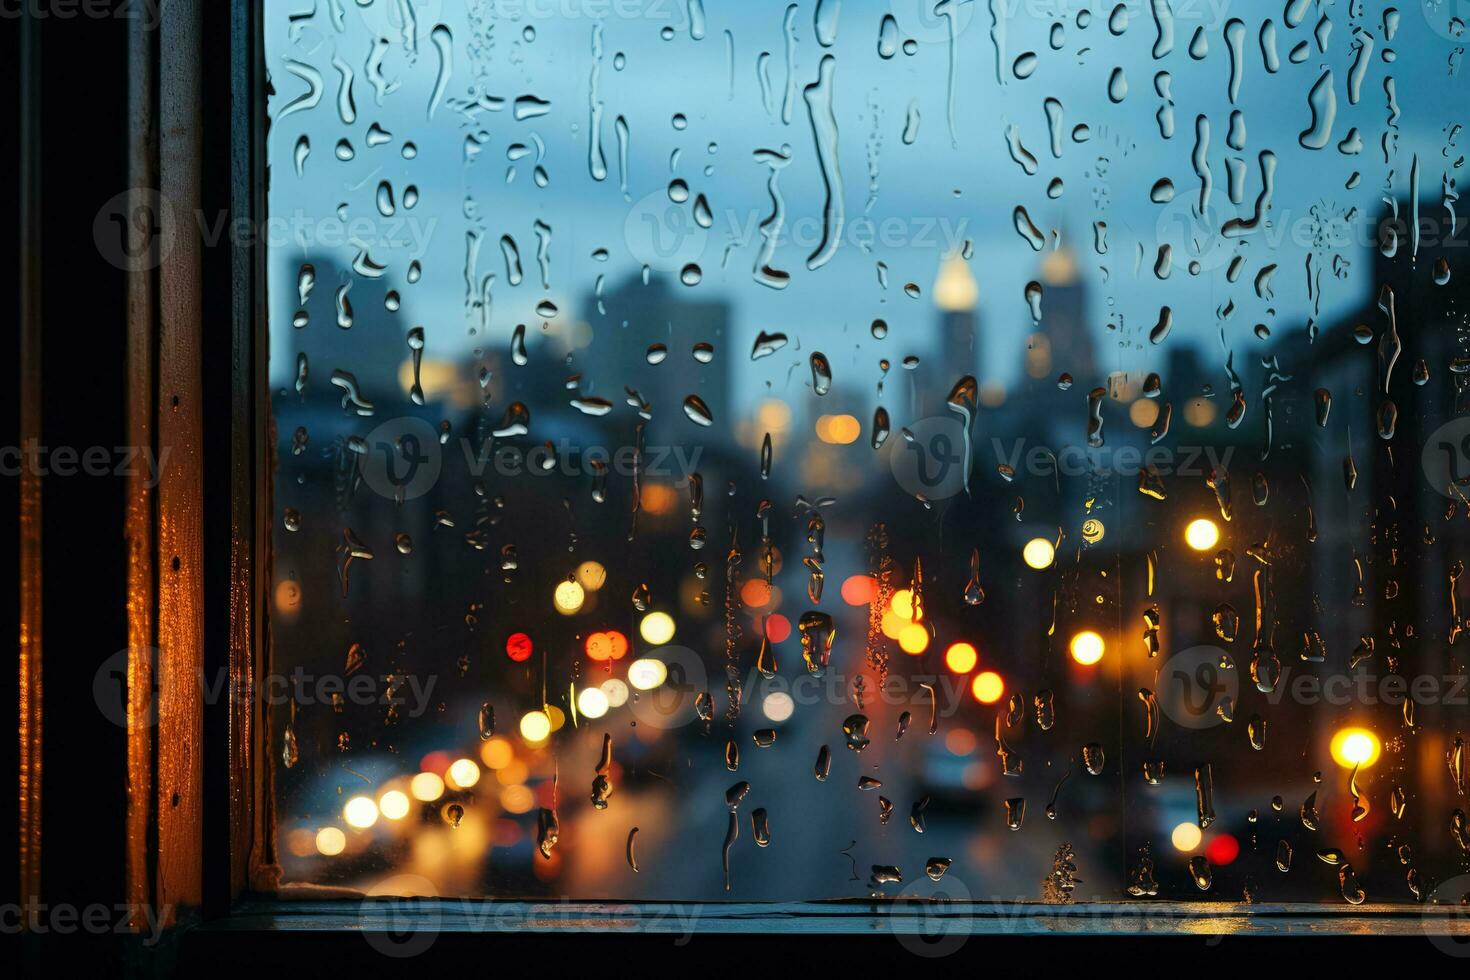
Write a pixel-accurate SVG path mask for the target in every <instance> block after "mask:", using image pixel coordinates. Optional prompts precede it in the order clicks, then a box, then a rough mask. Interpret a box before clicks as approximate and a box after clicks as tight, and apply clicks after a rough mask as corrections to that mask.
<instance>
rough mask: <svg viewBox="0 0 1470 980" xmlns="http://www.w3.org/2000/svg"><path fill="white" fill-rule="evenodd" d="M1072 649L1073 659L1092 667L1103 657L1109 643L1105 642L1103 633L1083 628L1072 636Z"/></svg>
mask: <svg viewBox="0 0 1470 980" xmlns="http://www.w3.org/2000/svg"><path fill="white" fill-rule="evenodd" d="M1070 649H1071V651H1072V659H1073V660H1075V661H1077V662H1078V663H1079V664H1081V665H1082V666H1084V667H1091V666H1092V665H1093V664H1095V663H1097V662H1098V661H1099V660H1101V659H1102V658H1103V651H1104V650H1106V649H1107V644H1105V643H1104V642H1103V638H1102V636H1101V635H1099V634H1097V633H1095V632H1093V631H1092V630H1082V631H1081V632H1080V633H1078V634H1076V635H1075V636H1073V637H1072V642H1071V644H1070Z"/></svg>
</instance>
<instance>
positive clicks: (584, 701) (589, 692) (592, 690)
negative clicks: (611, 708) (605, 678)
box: [577, 687, 608, 720]
mask: <svg viewBox="0 0 1470 980" xmlns="http://www.w3.org/2000/svg"><path fill="white" fill-rule="evenodd" d="M607 708H608V704H607V695H606V694H603V693H602V689H601V688H598V687H584V688H582V690H581V691H579V692H578V693H577V710H578V711H579V712H581V714H582V717H583V718H591V719H594V720H595V719H598V718H601V717H602V716H603V715H605V714H607Z"/></svg>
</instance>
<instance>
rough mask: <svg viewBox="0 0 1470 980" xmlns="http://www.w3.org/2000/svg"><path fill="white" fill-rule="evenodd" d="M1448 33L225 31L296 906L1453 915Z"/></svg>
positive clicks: (1197, 27)
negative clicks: (1246, 907) (1433, 900)
mask: <svg viewBox="0 0 1470 980" xmlns="http://www.w3.org/2000/svg"><path fill="white" fill-rule="evenodd" d="M1454 7H1455V5H1454V4H1452V3H1444V4H1435V3H1424V4H1417V3H1408V4H1401V5H1396V6H1393V5H1390V6H1385V5H1384V4H1382V3H1378V2H1366V3H1365V2H1360V0H1354V2H1339V3H1335V4H1334V3H1323V4H1319V3H1312V2H1309V0H1288V2H1285V3H1283V2H1275V3H1252V4H1226V3H1197V2H1189V0H1151V2H1142V0H1129V2H1123V3H1117V4H1112V3H1100V2H1091V3H1085V2H1081V0H1038V2H1022V3H1019V4H1016V3H1002V2H980V0H972V2H949V0H945V2H943V3H939V4H937V6H936V3H935V2H933V0H892V2H891V3H887V2H876V0H874V2H868V0H846V2H838V0H815V2H814V0H801V2H799V3H791V4H789V5H781V4H769V3H734V2H728V3H716V2H713V0H707V2H704V3H701V2H700V0H690V2H687V3H686V2H683V0H677V2H676V0H467V2H454V3H450V2H441V0H269V2H267V4H266V17H265V32H266V37H265V40H266V59H267V67H268V70H269V73H270V91H269V97H268V113H269V120H270V128H269V151H268V152H269V163H270V194H269V210H270V225H269V227H270V236H269V243H268V245H269V263H270V282H269V304H270V331H271V338H270V350H271V361H270V379H271V387H272V392H273V397H272V406H271V408H272V412H273V421H274V426H275V432H276V440H277V446H276V453H275V464H276V467H275V485H274V500H275V509H274V517H273V526H272V535H273V546H274V558H273V575H274V584H273V589H274V604H273V608H272V613H271V638H272V644H273V668H272V670H273V674H272V684H271V685H270V688H269V690H268V691H267V694H268V696H269V697H270V698H271V709H270V710H271V722H272V755H273V757H274V766H275V773H274V804H275V807H276V817H277V824H278V834H279V840H278V850H279V854H280V860H281V863H282V865H283V868H284V872H285V876H286V879H287V880H288V881H293V882H309V883H314V884H323V885H342V886H351V887H356V888H362V889H365V890H366V889H372V890H377V891H386V892H394V893H403V894H441V895H465V896H496V897H500V896H535V895H541V896H568V897H575V898H624V899H663V900H687V901H697V902H708V901H719V900H726V899H731V900H751V901H794V900H806V899H818V898H830V897H843V896H858V895H865V894H869V893H881V894H884V895H889V896H893V895H900V894H903V895H923V896H941V897H948V898H975V899H984V900H1008V901H1012V900H1016V899H1022V900H1025V901H1045V902H1062V901H1069V900H1083V899H1087V900H1100V901H1128V900H1132V899H1146V898H1154V897H1157V898H1167V899H1178V900H1190V899H1193V900H1201V901H1206V900H1207V901H1217V900H1227V901H1241V900H1246V901H1256V900H1259V901H1311V902H1323V903H1330V904H1332V905H1334V906H1338V907H1344V908H1345V907H1347V905H1346V903H1358V902H1362V901H1363V900H1364V899H1365V897H1366V898H1368V899H1370V900H1372V901H1374V902H1404V903H1408V902H1414V901H1416V900H1419V899H1421V898H1426V897H1428V896H1429V895H1430V894H1431V892H1433V891H1434V889H1435V888H1436V887H1438V886H1439V885H1440V884H1441V883H1443V882H1446V881H1454V880H1456V876H1457V875H1459V874H1461V873H1462V872H1464V871H1465V870H1466V861H1467V860H1470V829H1467V827H1466V817H1465V810H1466V808H1467V806H1470V801H1467V799H1466V791H1467V778H1470V777H1467V775H1466V768H1465V767H1466V763H1465V759H1464V749H1463V741H1462V739H1463V737H1464V726H1465V719H1466V718H1467V717H1470V715H1467V708H1466V705H1467V697H1470V694H1467V689H1466V685H1465V678H1466V676H1467V659H1466V650H1467V648H1470V641H1467V639H1466V636H1465V630H1466V627H1467V624H1470V621H1467V618H1466V616H1467V610H1470V592H1467V589H1470V583H1467V582H1463V581H1461V579H1462V578H1463V575H1462V569H1463V566H1462V561H1463V559H1464V558H1465V555H1466V551H1465V541H1466V539H1467V537H1470V535H1467V527H1470V525H1467V520H1470V501H1467V498H1466V495H1465V493H1466V487H1467V483H1470V420H1467V419H1466V418H1464V417H1463V414H1462V413H1463V407H1464V405H1465V401H1466V378H1467V373H1470V331H1467V323H1466V310H1465V304H1464V303H1463V302H1462V300H1461V297H1460V294H1461V292H1462V291H1463V284H1464V282H1465V281H1466V276H1467V275H1470V268H1467V263H1466V256H1465V250H1464V245H1465V242H1466V235H1467V229H1466V217H1465V215H1464V214H1463V213H1462V212H1463V210H1464V209H1463V208H1461V207H1460V205H1459V203H1458V196H1457V186H1458V180H1459V179H1460V176H1461V171H1462V167H1463V164H1464V156H1463V153H1464V151H1463V149H1462V147H1463V146H1464V145H1465V143H1466V137H1465V134H1464V131H1463V128H1462V124H1461V123H1460V122H1459V116H1460V114H1461V111H1462V108H1463V106H1464V104H1465V95H1466V82H1465V66H1464V53H1465V39H1464V37H1463V33H1464V24H1463V22H1462V21H1460V20H1459V19H1457V18H1456V17H1455V16H1454V13H1455V11H1454ZM1459 880H1460V886H1459V887H1460V891H1462V892H1463V891H1466V890H1470V886H1467V885H1466V884H1465V881H1464V880H1463V879H1459ZM1441 897H1444V896H1441ZM1449 900H1452V901H1457V900H1458V895H1455V896H1452V897H1450V898H1449Z"/></svg>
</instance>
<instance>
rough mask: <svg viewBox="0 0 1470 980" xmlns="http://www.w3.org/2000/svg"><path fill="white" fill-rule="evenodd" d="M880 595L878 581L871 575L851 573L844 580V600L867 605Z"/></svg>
mask: <svg viewBox="0 0 1470 980" xmlns="http://www.w3.org/2000/svg"><path fill="white" fill-rule="evenodd" d="M877 597H878V581H877V579H875V578H873V576H871V575H849V576H848V577H847V578H845V579H843V581H842V601H843V602H845V603H847V604H848V605H849V606H866V605H867V604H868V603H870V602H872V601H873V600H874V599H876V598H877Z"/></svg>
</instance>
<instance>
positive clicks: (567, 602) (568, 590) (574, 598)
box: [552, 582, 587, 616]
mask: <svg viewBox="0 0 1470 980" xmlns="http://www.w3.org/2000/svg"><path fill="white" fill-rule="evenodd" d="M586 601H587V593H586V591H585V590H584V589H583V588H582V586H581V585H579V584H578V583H576V582H561V583H558V584H557V587H556V592H554V593H553V594H552V604H553V605H555V606H556V611H557V612H559V613H561V614H562V615H563V616H570V615H572V614H573V613H576V612H579V611H580V610H581V609H582V603H584V602H586Z"/></svg>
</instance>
